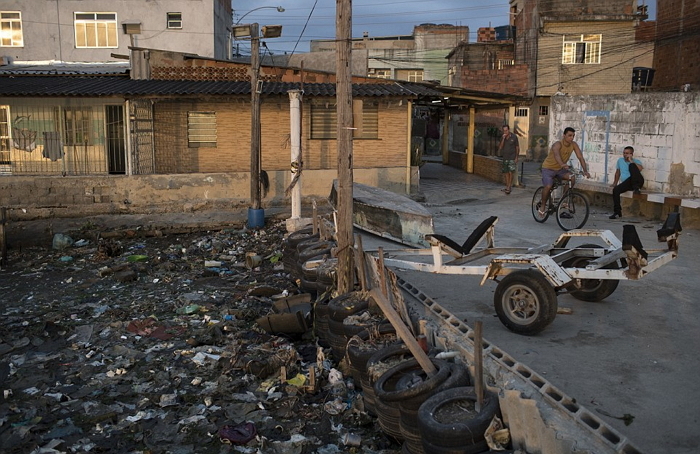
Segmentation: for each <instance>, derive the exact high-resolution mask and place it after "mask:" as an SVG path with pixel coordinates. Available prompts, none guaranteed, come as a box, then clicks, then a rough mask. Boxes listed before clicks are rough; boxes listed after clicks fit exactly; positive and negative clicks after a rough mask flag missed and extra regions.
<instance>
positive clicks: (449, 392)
mask: <svg viewBox="0 0 700 454" xmlns="http://www.w3.org/2000/svg"><path fill="white" fill-rule="evenodd" d="M465 400H468V401H471V402H476V393H475V391H474V388H473V387H471V386H461V387H457V388H450V389H446V390H444V391H441V392H439V393H437V394H435V395H433V396H431V397H430V398H429V399H427V400H426V401H425V402H423V405H421V406H420V408H419V409H418V429H419V431H420V434H421V437H422V438H423V440H425V441H433V440H440V445H441V446H442V447H443V448H457V447H460V446H463V445H464V443H467V444H475V443H478V442H480V441H482V440H483V439H484V433H485V432H486V429H487V428H488V427H489V424H491V420H492V419H493V417H494V416H495V415H497V414H498V409H499V407H498V396H497V395H496V394H495V393H493V392H490V391H485V395H484V402H485V405H484V407H483V408H482V409H481V412H479V414H478V415H477V416H476V417H475V418H474V419H470V420H468V421H464V420H459V419H458V420H456V421H451V422H449V423H441V422H439V421H437V420H436V419H435V413H436V412H437V411H438V410H439V409H440V407H442V406H444V405H447V404H449V403H451V402H458V401H465Z"/></svg>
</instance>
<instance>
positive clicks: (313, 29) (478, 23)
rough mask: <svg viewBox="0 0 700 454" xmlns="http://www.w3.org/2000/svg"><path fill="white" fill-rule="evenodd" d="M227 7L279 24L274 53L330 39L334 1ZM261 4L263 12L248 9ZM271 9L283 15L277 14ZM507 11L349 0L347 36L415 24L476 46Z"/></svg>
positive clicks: (258, 0)
mask: <svg viewBox="0 0 700 454" xmlns="http://www.w3.org/2000/svg"><path fill="white" fill-rule="evenodd" d="M562 1H566V0H562ZM644 2H645V3H646V4H647V5H649V15H650V17H649V19H650V20H651V19H653V17H654V14H655V12H654V11H655V7H656V1H655V0H644ZM639 3H642V0H639ZM231 4H232V7H233V11H234V21H239V20H241V19H242V20H241V23H253V22H257V23H259V24H260V26H263V25H282V36H281V37H280V38H273V39H269V40H265V43H266V44H267V48H268V49H269V50H270V51H271V52H272V54H273V55H281V54H283V53H285V52H287V53H291V52H294V53H303V52H308V51H309V41H311V40H312V39H334V38H335V8H336V2H335V1H333V0H232V1H231ZM261 6H264V8H261V9H259V10H256V11H252V10H253V9H255V8H259V7H261ZM276 6H281V7H283V8H284V12H281V13H280V12H278V11H277V10H276V9H275V8H274V7H276ZM508 10H509V3H508V0H353V2H352V28H353V34H352V36H353V37H354V38H359V37H362V34H363V33H364V32H368V33H369V36H370V37H378V36H394V35H411V34H412V33H413V27H414V26H416V25H420V24H425V23H432V24H450V25H466V26H468V27H469V42H476V34H477V30H478V29H479V28H481V27H489V26H490V27H498V26H501V25H508V22H509V21H508ZM248 13H249V14H248ZM244 15H245V17H243V16H244ZM239 46H240V52H241V54H244V55H249V54H250V46H249V45H248V43H247V42H241V43H239Z"/></svg>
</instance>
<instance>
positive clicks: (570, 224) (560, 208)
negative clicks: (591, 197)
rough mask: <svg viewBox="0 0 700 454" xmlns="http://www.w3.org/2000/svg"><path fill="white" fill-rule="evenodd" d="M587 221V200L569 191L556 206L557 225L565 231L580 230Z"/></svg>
mask: <svg viewBox="0 0 700 454" xmlns="http://www.w3.org/2000/svg"><path fill="white" fill-rule="evenodd" d="M587 220H588V200H586V198H585V197H584V196H583V195H581V194H579V193H578V192H573V191H569V194H567V195H566V197H562V199H561V200H560V201H559V204H558V205H557V224H559V227H561V228H562V229H563V230H565V231H569V230H573V229H580V228H581V227H583V226H584V224H586V221H587Z"/></svg>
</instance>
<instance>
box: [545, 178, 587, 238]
mask: <svg viewBox="0 0 700 454" xmlns="http://www.w3.org/2000/svg"><path fill="white" fill-rule="evenodd" d="M575 175H583V172H580V171H579V172H576V173H575ZM565 181H566V182H565V183H564V182H563V181H562V179H561V178H555V179H554V184H553V185H552V191H551V192H550V193H549V197H548V199H547V204H548V205H547V209H546V210H545V213H544V215H541V214H540V213H539V209H540V206H541V205H542V191H544V186H540V187H539V188H537V190H536V191H535V194H534V195H533V196H532V217H534V218H535V221H537V222H540V223H542V222H545V221H546V220H547V219H548V218H549V216H550V215H556V218H557V224H559V227H561V228H562V230H564V231H566V232H568V231H569V230H573V229H580V228H581V227H583V226H584V225H585V224H586V221H588V215H589V214H590V209H589V206H588V199H586V197H585V196H584V195H583V194H581V193H580V192H578V191H576V190H574V185H573V183H572V180H565ZM559 192H561V194H559Z"/></svg>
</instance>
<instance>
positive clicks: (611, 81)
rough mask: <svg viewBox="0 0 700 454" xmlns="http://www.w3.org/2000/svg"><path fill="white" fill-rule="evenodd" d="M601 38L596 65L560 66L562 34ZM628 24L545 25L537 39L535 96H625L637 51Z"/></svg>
mask: <svg viewBox="0 0 700 454" xmlns="http://www.w3.org/2000/svg"><path fill="white" fill-rule="evenodd" d="M582 33H583V34H602V42H601V57H600V64H566V65H565V64H562V52H563V39H562V36H563V35H566V34H582ZM634 36H635V32H634V27H633V23H632V21H629V22H603V21H596V22H566V23H547V24H545V32H544V33H543V34H542V35H540V38H539V44H538V52H539V55H538V58H537V95H538V96H552V95H554V94H555V93H557V92H561V93H565V94H567V95H572V96H575V95H584V94H588V95H603V94H622V93H629V92H630V91H631V89H632V68H633V67H634V64H635V60H634V58H635V56H636V55H637V54H638V53H640V52H641V51H640V50H638V49H637V48H636V47H635V45H634V43H635V41H634Z"/></svg>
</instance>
